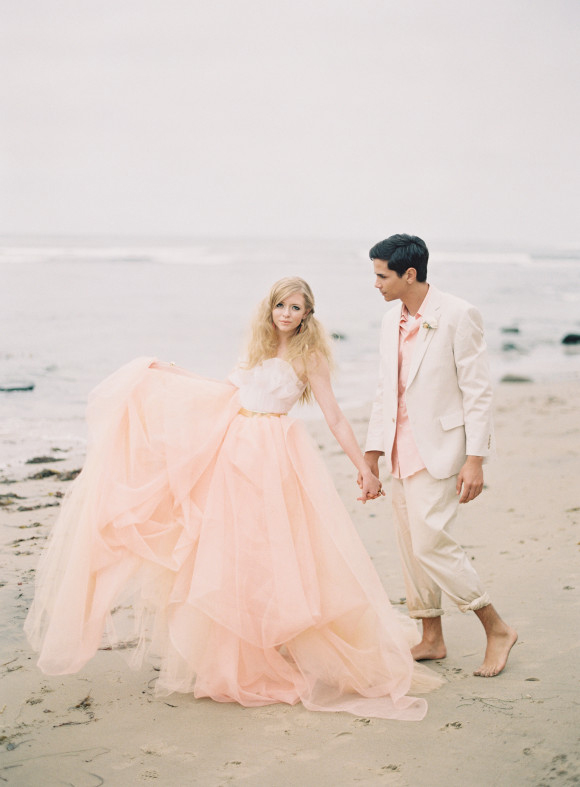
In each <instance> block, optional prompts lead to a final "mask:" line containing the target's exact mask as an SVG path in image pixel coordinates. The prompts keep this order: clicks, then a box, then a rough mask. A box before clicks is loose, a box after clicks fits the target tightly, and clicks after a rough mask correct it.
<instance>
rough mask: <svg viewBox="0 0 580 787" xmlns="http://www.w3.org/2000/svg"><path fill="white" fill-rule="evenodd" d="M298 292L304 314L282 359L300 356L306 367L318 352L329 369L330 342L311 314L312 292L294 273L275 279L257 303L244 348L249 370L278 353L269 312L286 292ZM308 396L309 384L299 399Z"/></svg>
mask: <svg viewBox="0 0 580 787" xmlns="http://www.w3.org/2000/svg"><path fill="white" fill-rule="evenodd" d="M297 292H300V293H302V295H303V296H304V305H305V307H306V314H305V316H304V318H303V320H302V322H301V324H300V326H299V327H298V329H297V330H296V332H295V334H294V336H292V337H291V339H290V341H289V344H288V353H287V355H286V360H287V361H289V362H290V363H292V361H294V360H296V359H297V358H300V359H301V360H302V362H303V364H304V367H305V368H306V366H307V363H308V358H309V356H311V355H312V354H314V353H320V354H321V355H322V356H323V357H324V358H326V360H327V362H328V364H329V366H330V367H331V368H333V360H332V350H331V348H330V341H329V339H328V336H327V334H326V331H325V330H324V328H323V326H322V324H321V323H320V322H319V321H318V320H317V319H316V317H315V316H314V295H313V294H312V290H311V289H310V285H309V284H308V283H307V282H305V281H304V279H300V278H299V277H298V276H288V277H286V278H284V279H280V280H279V281H277V282H276V283H275V284H274V285H273V286H272V289H271V290H270V294H269V295H268V297H267V298H264V300H263V301H262V302H261V303H260V305H259V306H258V309H257V311H256V314H255V316H254V319H253V321H252V324H251V326H250V337H249V341H248V346H247V350H246V358H247V360H246V364H245V365H246V367H247V368H249V369H251V368H252V367H254V366H257V365H258V364H260V363H262V361H265V360H266V359H268V358H274V357H275V356H276V353H277V352H278V335H277V332H276V329H275V327H274V323H273V321H272V311H273V309H274V307H275V306H276V304H277V303H280V302H281V301H284V300H285V299H286V298H288V297H289V296H290V295H294V294H295V293H297ZM311 399H312V391H311V389H310V384H309V383H308V382H307V383H306V388H305V389H304V392H303V394H302V396H301V397H300V402H301V403H302V402H309V401H311Z"/></svg>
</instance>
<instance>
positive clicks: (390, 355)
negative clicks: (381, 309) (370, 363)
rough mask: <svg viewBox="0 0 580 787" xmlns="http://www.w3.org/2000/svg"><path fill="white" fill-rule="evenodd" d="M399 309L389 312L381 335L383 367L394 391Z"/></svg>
mask: <svg viewBox="0 0 580 787" xmlns="http://www.w3.org/2000/svg"><path fill="white" fill-rule="evenodd" d="M402 308H403V306H402V304H401V308H400V309H396V308H394V309H392V310H391V312H390V313H389V321H388V322H386V323H385V334H384V337H383V358H384V362H385V368H386V369H387V371H388V375H389V380H390V384H391V388H393V389H394V391H395V393H396V392H397V391H398V387H399V323H400V321H401V309H402Z"/></svg>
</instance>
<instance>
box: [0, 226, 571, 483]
mask: <svg viewBox="0 0 580 787" xmlns="http://www.w3.org/2000/svg"><path fill="white" fill-rule="evenodd" d="M288 275H298V276H302V277H303V278H305V279H307V280H308V281H309V283H310V284H311V286H312V288H313V290H314V293H315V296H316V301H317V303H316V312H317V316H318V317H319V318H320V319H321V320H322V321H323V323H324V324H325V326H326V327H327V329H328V330H329V332H332V333H335V334H338V335H340V337H343V338H341V339H339V340H336V341H335V343H334V347H335V352H336V357H337V361H338V370H337V374H336V380H335V390H336V393H337V397H338V400H339V402H340V404H341V405H342V406H343V407H344V408H347V409H348V408H349V407H352V406H357V405H360V404H363V403H366V402H368V401H369V400H370V399H372V397H373V393H374V388H375V385H376V374H377V364H378V334H379V326H380V322H381V318H382V316H383V314H384V312H385V310H386V308H392V307H391V306H390V305H386V304H385V303H384V301H383V299H382V298H381V296H380V295H379V294H378V292H377V291H376V290H374V288H373V283H374V277H373V274H372V265H371V263H370V261H369V260H368V256H367V245H366V244H364V243H356V242H352V243H331V242H325V241H300V242H299V241H283V240H280V241H272V240H264V241H247V240H246V241H239V242H234V241H223V242H222V241H206V242H202V241H175V240H172V241H164V240H158V241H155V242H154V241H147V242H145V241H123V242H120V241H111V240H107V241H105V240H102V241H94V240H86V239H85V240H82V239H74V240H71V239H62V240H54V239H44V240H43V239H35V240H29V241H26V240H19V241H14V240H12V241H11V240H9V239H5V240H4V241H3V242H2V241H0V387H2V386H3V385H4V384H6V383H8V384H14V383H22V384H27V383H30V384H34V389H33V390H31V391H22V392H9V393H6V392H0V414H1V416H0V471H3V472H4V473H5V474H7V475H18V474H19V473H21V472H22V471H23V469H24V466H23V462H24V461H25V460H26V459H29V458H31V457H32V456H37V455H39V454H46V453H49V452H50V451H51V450H52V449H54V448H59V449H61V450H62V451H67V452H69V455H77V454H78V456H79V458H80V457H81V456H82V454H83V451H84V446H85V425H84V411H85V403H86V398H87V394H88V392H89V391H90V390H91V388H92V387H93V386H94V385H95V384H96V383H98V382H99V380H101V379H102V378H103V377H105V376H106V375H107V374H109V373H110V372H112V371H114V370H115V369H116V368H118V367H119V366H120V365H122V364H123V363H125V362H126V361H129V360H131V359H132V358H134V357H136V356H140V355H147V356H155V357H158V358H161V359H164V360H171V361H175V362H176V363H177V364H179V365H182V366H184V367H186V368H188V369H191V370H192V371H195V372H197V373H199V374H203V375H206V376H209V377H215V378H218V379H223V378H224V377H225V376H226V375H227V374H228V372H229V371H230V369H231V368H232V367H233V366H234V364H235V363H236V361H237V360H238V358H240V357H241V354H242V352H243V343H244V336H245V331H246V327H247V324H248V322H249V320H250V319H251V316H252V313H253V311H254V309H255V307H256V305H257V303H258V302H259V300H260V299H261V298H263V297H264V296H265V295H266V293H267V291H268V290H269V287H270V285H271V284H272V283H273V282H274V281H276V280H277V279H278V278H280V277H282V276H288ZM429 281H430V282H431V283H432V284H434V285H435V286H437V287H439V288H441V289H444V290H447V291H449V292H452V293H454V294H456V295H459V296H461V297H464V298H466V299H467V300H469V301H471V302H472V303H474V304H475V305H476V306H477V307H478V308H479V309H480V310H481V311H482V314H483V317H484V322H485V326H486V338H487V342H488V345H489V349H490V359H491V366H492V374H493V378H494V381H495V382H497V383H498V384H499V381H500V380H501V379H502V378H503V377H504V376H505V375H515V376H520V377H528V378H531V379H533V380H537V381H563V380H578V381H580V351H578V350H577V349H574V348H566V347H565V346H564V345H562V343H561V340H562V338H563V336H564V335H565V334H567V333H580V249H579V248H576V249H545V250H541V251H537V250H536V251H525V252H523V251H521V250H517V251H514V250H511V249H503V250H502V249H497V248H496V249H493V250H490V249H483V248H470V249H466V248H464V249H461V248H457V247H454V246H452V245H449V244H448V245H447V246H446V247H441V248H435V247H432V248H431V258H430V263H429ZM300 415H301V416H303V417H306V418H312V417H318V416H319V411H317V408H316V407H310V408H306V409H303V411H302V412H301V413H300Z"/></svg>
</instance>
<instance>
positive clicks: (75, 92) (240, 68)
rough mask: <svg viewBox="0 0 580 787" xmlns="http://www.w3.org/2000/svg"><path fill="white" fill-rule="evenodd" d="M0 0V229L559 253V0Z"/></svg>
mask: <svg viewBox="0 0 580 787" xmlns="http://www.w3.org/2000/svg"><path fill="white" fill-rule="evenodd" d="M0 10H1V19H0V69H1V73H0V107H1V109H0V112H1V116H0V233H3V234H7V233H52V234H61V233H74V234H83V233H90V234H118V235H134V234H139V235H143V234H145V235H159V234H163V235H173V234H176V235H186V236H194V237H195V236H202V237H204V236H216V237H225V236H227V237H236V236H250V237H252V236H269V237H277V236H282V237H286V236H304V237H320V238H333V237H339V238H356V239H358V238H365V239H367V238H376V237H381V236H385V235H388V234H391V233H392V232H401V231H403V232H405V231H406V232H416V233H417V234H422V235H424V236H425V237H428V238H430V239H435V238H436V239H449V240H458V241H481V240H484V241H492V242H506V241H507V242H513V243H517V244H522V243H523V244H527V243H531V244H553V243H555V244H575V243H579V242H580V227H579V221H578V216H579V215H580V204H579V194H580V163H579V155H578V150H579V144H578V140H579V138H580V108H579V98H578V97H579V85H580V58H579V56H578V51H579V41H578V31H579V29H580V2H579V0H485V1H484V2H482V1H481V0H437V1H436V2H435V0H30V1H29V2H23V0H0Z"/></svg>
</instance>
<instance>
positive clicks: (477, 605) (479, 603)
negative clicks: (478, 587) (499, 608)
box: [457, 593, 491, 612]
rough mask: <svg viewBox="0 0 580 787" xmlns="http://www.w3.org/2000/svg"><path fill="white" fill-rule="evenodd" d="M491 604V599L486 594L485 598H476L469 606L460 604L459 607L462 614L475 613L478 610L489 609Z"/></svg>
mask: <svg viewBox="0 0 580 787" xmlns="http://www.w3.org/2000/svg"><path fill="white" fill-rule="evenodd" d="M489 604H491V599H490V597H489V596H488V595H487V593H484V594H483V596H480V597H479V598H476V599H475V601H470V602H469V604H458V605H457V606H458V607H459V609H460V610H461V611H462V612H475V610H476V609H481V608H482V607H487V606H488V605H489Z"/></svg>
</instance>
